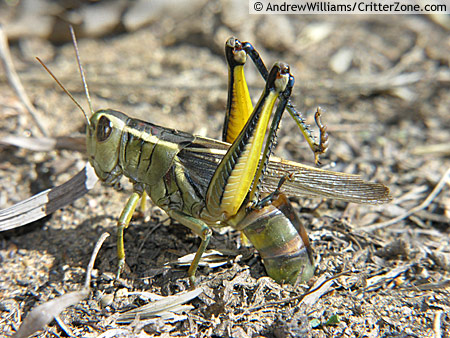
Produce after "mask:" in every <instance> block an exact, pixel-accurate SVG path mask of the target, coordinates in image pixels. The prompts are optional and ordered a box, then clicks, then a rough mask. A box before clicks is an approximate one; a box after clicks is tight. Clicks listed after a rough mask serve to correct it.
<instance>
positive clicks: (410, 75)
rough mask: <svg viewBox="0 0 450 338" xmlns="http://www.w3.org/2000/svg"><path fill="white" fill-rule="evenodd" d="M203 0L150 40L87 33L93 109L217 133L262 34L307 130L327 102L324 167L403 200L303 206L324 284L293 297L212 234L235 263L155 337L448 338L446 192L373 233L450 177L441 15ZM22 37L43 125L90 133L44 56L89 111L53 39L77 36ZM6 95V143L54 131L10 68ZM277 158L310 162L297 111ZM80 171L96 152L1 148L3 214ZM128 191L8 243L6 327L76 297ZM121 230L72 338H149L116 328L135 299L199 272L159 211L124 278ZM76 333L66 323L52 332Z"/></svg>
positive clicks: (187, 236)
mask: <svg viewBox="0 0 450 338" xmlns="http://www.w3.org/2000/svg"><path fill="white" fill-rule="evenodd" d="M195 3H196V4H197V5H198V8H195V11H192V10H191V11H187V12H186V13H185V15H184V16H181V14H180V11H181V9H174V10H173V13H171V12H170V11H167V12H165V15H164V16H161V18H160V19H159V20H153V21H151V20H150V23H148V24H146V25H143V27H141V28H139V29H136V30H133V29H130V28H129V26H126V25H125V24H124V23H123V22H121V21H120V20H121V18H120V17H119V18H117V22H116V25H115V26H114V28H109V30H107V31H106V32H101V31H99V32H98V33H92V32H87V30H84V31H83V29H81V28H80V29H79V36H80V41H79V48H80V52H81V56H82V61H83V64H84V67H85V69H86V73H87V77H88V83H89V87H90V90H91V95H92V101H93V104H94V107H95V108H96V109H98V108H106V107H108V108H114V109H117V110H121V111H123V112H125V113H127V114H129V115H130V116H133V117H136V118H140V119H144V120H147V121H150V122H153V123H157V124H160V125H163V126H166V127H170V128H177V129H180V130H184V131H187V132H190V133H194V134H199V135H206V136H209V137H213V138H220V135H221V126H222V122H223V114H224V110H225V104H226V95H227V93H226V85H227V69H226V65H225V61H224V56H223V51H222V50H223V44H224V42H225V41H226V39H227V38H228V37H229V36H232V35H235V36H237V37H238V38H240V39H241V40H243V41H244V40H247V41H251V42H252V43H253V45H254V46H255V47H256V48H257V49H258V50H259V51H260V53H261V55H262V57H263V59H264V60H265V61H266V63H267V64H269V65H270V64H272V63H273V62H274V61H277V60H282V61H285V62H288V63H289V64H290V65H291V68H292V73H293V74H294V76H295V77H296V85H295V87H294V91H293V102H294V103H295V104H296V106H297V108H298V109H299V110H300V111H302V112H303V113H304V114H305V116H306V117H307V119H308V121H309V122H310V123H311V124H312V123H313V112H314V110H315V108H316V107H317V106H319V105H320V106H321V107H322V108H323V110H324V111H325V114H324V116H323V121H324V123H326V124H327V125H328V130H329V134H330V148H329V151H328V153H327V154H326V156H324V157H323V158H322V163H323V164H324V166H326V167H327V166H328V167H330V166H331V167H332V169H333V170H335V171H343V172H347V173H357V174H359V175H361V176H362V177H364V178H365V179H367V180H372V181H377V182H382V183H384V184H386V185H387V186H389V188H390V189H391V192H392V195H393V197H394V200H393V201H392V203H390V204H389V205H383V206H365V205H356V204H347V203H344V202H337V201H332V200H324V201H321V200H308V199H301V198H295V197H294V198H293V204H294V205H295V208H296V210H297V211H298V212H299V215H300V217H301V219H302V221H303V222H304V224H305V226H306V228H307V230H308V233H309V236H310V239H311V241H312V244H313V247H314V250H315V255H316V259H317V261H318V267H317V271H316V274H315V277H314V278H313V280H312V281H310V282H309V283H308V285H301V286H297V287H292V286H289V285H283V286H281V285H278V284H276V283H274V282H273V281H272V280H271V279H270V278H268V277H265V272H264V267H263V265H262V263H261V260H260V258H259V255H258V254H257V253H256V252H254V251H253V250H252V249H251V248H245V247H243V246H241V245H240V238H239V233H238V232H237V231H233V230H229V231H228V230H227V231H221V232H220V233H219V232H216V231H215V232H214V234H213V239H212V241H211V245H210V247H209V248H210V249H216V250H218V251H220V252H222V253H223V255H224V256H223V257H222V260H223V261H226V264H224V265H222V266H220V267H217V268H200V269H199V272H198V273H197V279H198V282H199V286H200V287H202V288H203V290H204V292H203V294H201V295H200V296H199V297H197V298H195V299H194V300H192V301H190V302H189V304H191V305H192V309H190V310H189V311H187V312H186V317H183V318H185V319H182V318H181V317H177V318H178V319H179V320H177V319H173V318H172V320H164V319H160V320H157V321H153V322H152V323H151V324H150V325H147V326H145V328H144V330H145V332H146V333H147V334H149V335H152V336H162V337H180V336H181V337H188V336H199V337H209V336H215V337H222V336H225V337H256V336H262V337H294V336H297V337H435V336H436V334H439V332H440V334H441V336H442V337H448V336H449V335H450V316H449V313H450V303H449V300H448V299H449V297H448V296H449V294H448V285H449V270H450V263H449V262H450V251H449V247H450V243H449V242H450V240H449V224H450V193H449V184H447V185H445V184H444V186H443V189H442V192H441V193H440V194H439V195H438V196H436V197H435V198H434V199H433V200H432V201H431V203H430V204H429V205H427V206H426V207H425V208H423V209H422V210H420V211H418V212H416V213H414V214H413V215H411V216H409V217H406V218H404V219H401V220H399V221H397V222H395V223H394V224H392V225H390V226H386V227H383V228H381V229H377V230H374V229H373V225H374V224H377V223H379V222H384V221H389V220H392V219H393V218H395V217H397V216H401V215H403V214H404V213H405V212H406V211H408V210H409V209H411V208H413V207H416V206H418V205H420V204H421V203H422V202H423V201H424V200H425V198H426V197H427V196H428V195H429V194H430V193H431V191H432V190H433V188H434V187H435V186H436V185H437V183H438V182H439V180H440V179H441V178H442V176H443V175H444V173H445V172H446V170H448V169H449V168H450V158H449V155H450V147H449V140H450V114H449V111H448V107H449V103H450V91H449V82H450V72H449V68H448V66H449V55H450V38H449V36H450V35H449V34H448V30H446V29H445V27H443V26H442V25H440V24H438V23H437V22H436V20H435V18H430V17H428V16H412V15H411V16H407V15H404V16H393V15H392V16H388V15H378V16H344V15H340V16H331V15H330V16H307V15H299V16H249V15H248V14H246V13H247V12H246V9H245V8H244V10H239V8H240V7H239V6H238V5H237V4H233V3H231V1H230V2H218V1H213V2H209V3H207V4H205V3H203V2H201V1H198V2H195ZM2 6H5V5H4V4H3V5H2ZM86 8H91V7H90V6H86ZM18 11H19V12H18ZM243 11H244V14H242V13H243ZM87 12H88V11H87V10H86V11H85V12H83V13H87ZM18 13H20V9H17V8H10V9H8V12H3V14H2V18H3V19H4V20H5V22H7V24H6V25H5V27H8V24H9V25H11V24H12V23H15V24H18V23H20V20H18V19H17V15H18ZM100 13H103V12H101V11H100ZM122 19H123V18H122ZM59 24H60V23H58V25H59ZM22 25H24V24H23V23H22ZM55 25H56V24H55ZM24 27H25V28H24V29H23V31H26V29H28V33H29V34H28V35H27V36H25V34H24V33H23V31H20V32H22V33H21V34H17V36H13V35H11V36H12V38H11V40H12V53H13V58H14V64H15V66H16V69H17V71H18V73H19V75H20V78H21V80H22V81H23V84H24V86H25V89H26V92H27V94H28V95H29V96H30V98H31V100H32V101H33V103H34V104H35V106H36V107H37V109H38V111H39V118H40V121H41V123H42V124H43V125H44V126H45V128H46V129H47V131H48V133H49V135H51V136H52V137H56V136H67V135H77V134H82V133H83V132H84V120H83V116H82V114H81V113H80V112H79V111H78V110H77V109H76V107H75V106H74V105H73V103H72V102H71V101H70V100H69V99H68V98H67V97H66V96H65V95H64V94H62V93H61V91H60V90H59V89H58V88H56V86H55V84H54V81H53V80H52V79H51V78H50V77H49V76H48V75H47V74H46V73H45V71H44V70H43V69H42V67H40V65H39V64H37V62H35V60H34V57H35V56H39V57H41V58H42V59H44V60H45V62H46V63H47V65H48V66H49V67H50V68H51V69H52V70H53V72H54V73H55V74H57V76H58V77H59V79H60V81H61V82H63V83H64V84H65V85H66V86H67V88H68V89H69V90H70V91H72V92H73V93H74V96H75V97H76V98H77V99H78V100H79V101H80V102H81V103H82V104H83V105H84V102H85V100H84V94H83V90H82V86H81V84H80V80H79V75H78V74H77V68H76V61H75V57H74V54H73V48H72V46H71V44H70V43H63V42H61V39H65V37H62V38H61V37H59V35H57V34H55V32H61V31H63V30H64V31H66V29H67V28H66V27H63V26H61V28H60V27H59V26H58V27H57V28H55V27H56V26H52V27H53V33H52V32H50V33H48V32H46V33H43V34H42V35H43V36H42V35H41V36H40V37H39V36H38V35H39V34H38V33H37V32H38V31H39V29H38V28H36V29H35V30H30V29H29V27H28V28H27V26H26V25H25V26H24ZM33 33H36V34H33ZM10 34H12V33H10ZM64 35H65V34H64ZM93 35H98V36H97V37H93ZM247 79H248V82H249V85H250V89H251V93H252V97H253V98H254V100H256V99H257V97H258V95H259V94H258V93H259V92H260V91H261V89H262V87H263V85H264V83H263V81H262V80H261V79H260V77H259V75H258V74H257V73H256V71H255V70H254V69H253V67H252V66H251V65H249V66H248V67H247ZM0 88H1V93H2V95H1V97H0V114H1V120H0V137H5V136H7V135H11V134H13V135H20V136H30V135H32V136H40V134H39V131H38V129H37V127H36V126H35V124H34V123H33V121H32V119H31V118H30V117H29V115H27V114H26V112H25V111H24V109H23V107H22V106H21V104H20V101H19V100H18V98H17V97H16V96H15V94H14V93H13V91H12V90H11V89H10V87H9V86H8V83H7V81H6V78H5V76H4V73H0ZM276 154H277V155H279V156H281V157H284V158H289V159H292V160H295V161H298V162H301V163H306V164H312V162H313V156H312V153H311V152H310V151H309V149H308V147H307V145H306V142H304V140H303V139H302V137H301V135H300V133H299V132H298V129H297V128H296V126H295V124H294V122H293V121H292V120H291V118H290V117H289V116H288V115H286V116H285V117H284V119H283V121H282V125H281V129H280V131H279V140H278V147H277V149H276ZM84 163H85V157H84V154H83V152H75V151H70V150H58V151H56V150H54V151H50V152H32V151H28V150H25V149H20V148H15V147H12V146H1V148H0V208H1V209H3V208H6V207H8V206H11V205H13V204H14V203H17V202H19V201H21V200H23V199H26V198H28V197H30V196H31V195H33V194H35V193H38V192H39V191H42V190H44V189H47V188H50V187H53V186H56V185H58V184H61V183H63V182H64V181H66V180H67V179H69V178H70V177H72V176H73V175H74V174H75V173H76V172H77V171H78V170H80V168H82V167H83V165H84ZM123 185H124V189H123V190H121V191H118V192H117V191H114V190H113V189H111V188H108V187H102V186H101V185H100V184H98V185H97V186H96V188H95V189H94V190H93V191H92V192H90V193H89V194H88V195H86V196H84V197H82V198H80V199H79V200H77V201H75V202H74V203H73V204H72V205H71V206H68V207H66V208H64V209H62V210H59V211H57V212H55V213H54V214H53V215H51V216H50V217H48V218H46V219H43V220H40V221H38V222H35V223H33V224H31V225H28V226H26V227H22V228H20V229H18V230H16V231H9V232H5V233H2V234H0V239H1V242H0V243H1V246H0V261H1V264H0V305H1V306H0V331H2V332H3V334H4V335H6V336H8V335H10V334H11V333H12V332H14V331H15V330H16V329H17V328H18V326H19V324H20V322H21V320H22V319H23V318H24V317H25V316H26V315H27V314H28V313H29V312H30V310H31V309H33V308H34V307H36V306H37V305H39V304H42V303H44V302H46V301H48V300H50V299H53V298H55V297H58V296H60V295H62V294H64V293H67V292H69V291H74V290H78V289H80V287H81V286H82V285H83V283H84V275H85V271H86V266H87V263H88V261H89V257H90V254H91V252H92V249H93V246H94V244H95V242H96V240H97V239H98V237H99V236H100V234H101V233H102V232H105V231H108V232H110V233H111V234H114V232H115V226H116V223H115V222H116V220H117V217H118V216H119V213H120V211H121V208H122V206H123V203H124V201H125V200H126V198H127V196H128V195H129V188H130V184H129V183H128V182H126V180H124V182H123ZM114 238H115V236H114V235H113V236H111V237H110V238H109V239H108V240H107V241H106V243H105V244H104V246H103V248H102V250H101V251H100V254H99V257H98V259H97V263H96V265H95V270H94V276H93V280H92V283H91V286H92V292H91V294H90V296H89V298H88V299H87V300H85V301H82V302H80V303H78V304H77V305H75V306H72V307H69V308H67V309H66V310H64V311H63V312H62V314H61V316H60V317H61V319H62V321H64V322H65V323H66V326H67V330H68V331H69V330H70V331H71V332H72V334H73V335H74V336H77V337H97V336H98V335H100V334H101V333H103V332H105V331H106V332H107V333H109V334H110V336H114V335H113V333H112V331H110V330H112V329H115V328H121V329H122V332H123V331H124V330H128V331H127V332H128V333H127V335H128V336H132V335H134V334H136V335H137V334H138V333H137V331H138V330H137V329H136V326H139V325H138V324H136V323H134V324H133V325H119V324H117V323H116V322H114V320H113V319H112V318H111V316H112V315H113V314H115V313H118V312H120V311H123V310H125V309H130V308H132V307H133V306H137V305H142V304H144V303H145V301H144V300H142V299H141V298H140V297H138V296H136V295H133V294H132V292H136V291H145V292H151V293H155V294H157V295H161V296H168V295H173V294H177V293H179V292H182V291H184V290H187V289H188V288H189V286H188V282H187V279H186V274H187V268H185V267H180V266H177V265H175V264H170V265H167V263H172V262H174V261H176V259H177V258H179V257H181V256H183V255H186V254H188V253H193V252H195V251H196V249H197V247H198V245H199V243H200V242H199V239H198V238H197V237H196V236H195V235H193V234H192V233H190V231H189V230H187V229H185V228H184V227H182V226H180V225H179V224H176V223H174V222H173V221H171V220H170V219H168V218H167V216H166V215H165V214H164V213H163V212H162V211H161V210H160V209H158V208H157V207H154V206H153V205H150V207H149V209H148V211H147V213H146V215H145V217H144V218H140V219H136V220H135V221H133V222H132V226H130V228H129V229H128V231H127V232H126V235H125V241H126V243H125V245H126V251H127V255H128V256H127V264H128V265H129V270H128V271H127V272H126V273H124V274H123V275H122V279H121V281H120V282H116V283H114V281H113V275H114V273H115V271H116V256H115V242H114ZM333 277H334V278H333ZM318 280H328V281H330V282H329V283H328V284H327V285H326V286H327V287H328V290H327V292H325V293H324V294H323V295H321V296H320V297H319V298H318V299H315V300H313V301H311V299H309V300H306V299H305V298H304V297H302V295H304V294H305V292H306V291H307V290H308V289H309V288H310V287H311V286H312V285H313V284H314V283H316V282H317V281H318ZM322 286H323V285H322ZM112 295H115V298H114V299H112ZM316 295H317V293H316ZM107 300H108V301H107ZM333 320H334V321H333ZM133 330H134V331H133ZM141 334H142V335H144V333H141ZM66 335H67V331H66V332H64V331H63V329H62V328H61V327H60V325H58V324H57V323H56V322H55V321H52V322H51V323H50V325H48V326H46V327H45V329H44V331H41V333H40V335H39V337H54V336H66ZM115 336H117V337H119V334H118V333H117V335H115ZM115 336H114V337H115Z"/></svg>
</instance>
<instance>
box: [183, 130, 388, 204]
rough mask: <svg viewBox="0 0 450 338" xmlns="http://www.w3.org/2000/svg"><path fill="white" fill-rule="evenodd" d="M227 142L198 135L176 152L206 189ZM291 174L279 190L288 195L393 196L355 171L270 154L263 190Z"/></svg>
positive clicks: (367, 199)
mask: <svg viewBox="0 0 450 338" xmlns="http://www.w3.org/2000/svg"><path fill="white" fill-rule="evenodd" d="M228 146H229V145H228V144H227V143H224V142H220V141H217V140H213V139H208V138H203V137H198V138H196V140H195V141H194V142H193V143H192V144H191V145H189V146H188V147H186V148H184V149H183V150H182V151H181V152H180V153H179V155H178V157H179V158H180V160H181V162H182V163H183V164H184V167H185V169H186V171H187V173H188V174H189V175H190V177H191V178H192V179H193V181H194V182H195V183H196V184H197V185H198V186H199V187H200V188H201V190H202V191H203V190H205V191H206V189H207V187H208V184H209V182H210V179H211V177H212V176H213V175H214V172H215V170H216V168H217V165H218V163H219V162H220V160H221V159H222V157H223V155H224V154H225V152H226V150H227V149H228ZM289 174H293V176H292V179H290V180H287V181H286V182H285V183H284V184H283V186H282V188H281V191H282V192H284V193H285V194H286V195H288V196H297V197H319V198H330V199H338V200H343V201H347V202H354V203H365V204H382V203H387V202H389V201H390V200H391V199H392V197H391V195H390V193H389V188H388V187H386V186H385V185H384V184H381V183H374V182H368V181H365V180H363V179H362V178H361V177H360V176H358V175H352V174H346V173H340V172H334V171H330V170H323V169H320V168H315V167H311V166H307V165H303V164H300V163H296V162H293V161H288V160H283V159H281V158H278V157H275V156H271V157H270V163H269V166H268V168H267V172H266V174H265V176H264V179H263V183H262V189H261V190H262V192H272V191H274V190H275V189H276V188H277V186H278V182H279V180H280V178H281V177H283V176H285V175H289Z"/></svg>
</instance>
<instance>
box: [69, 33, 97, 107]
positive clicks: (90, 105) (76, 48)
mask: <svg viewBox="0 0 450 338" xmlns="http://www.w3.org/2000/svg"><path fill="white" fill-rule="evenodd" d="M69 28H70V35H72V41H73V48H74V49H75V54H76V56H77V63H78V68H79V69H80V76H81V81H82V82H83V86H84V92H85V93H86V99H87V101H88V104H89V110H90V111H91V114H92V115H93V114H94V109H92V102H91V96H90V95H89V89H88V85H87V82H86V77H85V75H84V70H83V66H82V65H81V58H80V52H79V50H78V43H77V38H76V36H75V32H74V30H73V27H72V25H70V26H69ZM85 115H86V114H85Z"/></svg>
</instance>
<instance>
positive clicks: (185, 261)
mask: <svg viewBox="0 0 450 338" xmlns="http://www.w3.org/2000/svg"><path fill="white" fill-rule="evenodd" d="M194 257H195V253H191V254H188V255H185V256H182V257H180V258H178V260H177V261H176V263H175V264H177V265H180V266H189V265H191V263H192V261H193V260H194ZM228 261H229V260H228V258H227V257H226V256H225V255H224V254H223V253H222V252H220V251H217V250H208V251H205V252H204V253H203V255H202V258H201V259H200V262H199V263H198V265H199V266H206V267H208V268H211V269H214V268H218V267H220V266H223V265H225V264H227V263H228Z"/></svg>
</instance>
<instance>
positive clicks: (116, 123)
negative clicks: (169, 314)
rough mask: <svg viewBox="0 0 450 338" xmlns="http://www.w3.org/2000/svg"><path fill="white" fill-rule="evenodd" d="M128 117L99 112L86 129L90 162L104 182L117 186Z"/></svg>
mask: <svg viewBox="0 0 450 338" xmlns="http://www.w3.org/2000/svg"><path fill="white" fill-rule="evenodd" d="M128 119H129V117H128V116H126V115H125V114H123V113H121V112H119V111H116V110H109V109H108V110H98V111H97V112H95V113H94V114H93V115H92V116H91V118H90V119H89V124H88V125H87V127H86V145H87V154H88V158H89V162H90V163H91V165H92V166H93V167H94V169H95V172H96V174H97V176H98V177H99V178H100V179H101V180H102V181H104V182H106V183H109V184H115V183H116V182H117V181H118V179H119V178H120V176H121V175H122V171H121V170H120V166H119V156H120V145H121V140H122V133H123V129H124V127H125V126H126V123H127V120H128Z"/></svg>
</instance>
